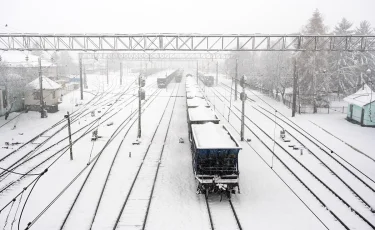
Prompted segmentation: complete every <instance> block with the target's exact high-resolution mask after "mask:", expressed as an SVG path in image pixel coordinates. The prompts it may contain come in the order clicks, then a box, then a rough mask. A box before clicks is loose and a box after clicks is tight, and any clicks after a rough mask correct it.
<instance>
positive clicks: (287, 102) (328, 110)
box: [249, 86, 348, 114]
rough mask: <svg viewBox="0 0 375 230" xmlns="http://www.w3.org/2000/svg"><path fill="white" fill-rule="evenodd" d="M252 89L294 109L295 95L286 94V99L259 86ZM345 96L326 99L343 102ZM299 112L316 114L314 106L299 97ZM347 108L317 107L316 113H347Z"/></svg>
mask: <svg viewBox="0 0 375 230" xmlns="http://www.w3.org/2000/svg"><path fill="white" fill-rule="evenodd" d="M249 88H250V89H253V90H256V91H258V92H261V93H263V94H264V95H266V96H269V97H271V98H273V99H275V100H276V101H279V102H282V103H283V104H284V105H286V106H287V107H288V108H290V109H291V108H292V105H293V99H292V98H293V95H292V94H284V99H283V98H282V95H281V94H280V93H279V94H277V95H275V94H274V93H272V92H271V91H270V90H267V89H265V88H261V87H257V86H251V87H249ZM343 97H344V95H340V96H337V95H326V96H325V99H327V100H328V101H340V100H342V99H343ZM296 104H297V112H298V113H300V114H301V113H304V114H307V113H314V107H313V106H312V105H306V104H305V103H303V102H302V101H301V100H300V98H299V97H297V102H296ZM347 109H348V108H347V106H330V105H327V106H325V107H317V111H316V113H325V114H330V113H347Z"/></svg>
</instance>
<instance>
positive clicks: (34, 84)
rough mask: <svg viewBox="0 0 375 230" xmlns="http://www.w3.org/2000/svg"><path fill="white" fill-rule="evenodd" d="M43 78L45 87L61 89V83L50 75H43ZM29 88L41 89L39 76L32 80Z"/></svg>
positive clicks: (28, 85)
mask: <svg viewBox="0 0 375 230" xmlns="http://www.w3.org/2000/svg"><path fill="white" fill-rule="evenodd" d="M42 79H43V89H60V88H61V85H60V84H58V83H56V82H54V81H52V80H51V79H49V78H48V77H44V76H43V77H42ZM26 87H27V88H29V89H38V90H39V78H36V79H35V80H34V81H32V82H30V83H29V84H27V86H26Z"/></svg>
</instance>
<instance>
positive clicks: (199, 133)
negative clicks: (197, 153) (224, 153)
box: [191, 122, 241, 149]
mask: <svg viewBox="0 0 375 230" xmlns="http://www.w3.org/2000/svg"><path fill="white" fill-rule="evenodd" d="M191 129H192V132H193V137H194V140H195V144H196V147H197V148H198V149H241V146H240V145H239V143H238V142H237V141H236V140H235V139H234V138H233V135H232V134H231V133H230V132H229V131H228V129H227V128H226V127H225V126H224V125H223V124H214V123H211V122H209V123H205V124H193V125H191Z"/></svg>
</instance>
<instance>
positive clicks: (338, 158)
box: [221, 83, 375, 192]
mask: <svg viewBox="0 0 375 230" xmlns="http://www.w3.org/2000/svg"><path fill="white" fill-rule="evenodd" d="M221 85H222V86H225V88H226V89H227V90H228V88H229V89H230V87H229V86H228V85H226V84H223V83H221ZM250 92H251V93H252V91H251V90H250ZM261 100H262V99H261ZM248 101H250V100H249V99H248ZM262 101H263V100H262ZM265 103H266V102H265ZM266 104H267V105H268V106H269V107H271V108H272V109H273V110H274V111H275V110H276V109H275V108H273V107H272V106H271V105H269V104H268V103H266ZM259 107H260V108H261V109H262V110H264V111H266V112H268V113H270V112H269V111H268V110H266V109H265V108H264V107H262V106H259ZM278 114H279V115H280V116H281V117H280V116H279V118H278V119H279V120H280V121H282V122H283V123H285V124H286V125H287V126H289V127H290V128H291V129H292V130H293V131H295V132H297V133H299V134H300V135H302V136H303V137H304V138H306V139H307V140H308V141H309V142H310V143H312V144H313V145H315V146H316V147H317V148H319V149H320V150H321V151H323V152H324V153H325V154H326V155H327V156H328V157H330V158H331V159H332V160H334V161H335V162H336V163H338V164H340V165H341V166H342V167H343V168H344V169H345V170H347V171H348V172H349V173H350V174H352V175H353V176H354V177H356V178H357V179H358V180H361V181H362V182H363V183H364V184H366V187H368V188H369V189H371V190H372V191H373V192H375V191H374V188H373V187H372V186H369V185H368V184H369V183H368V182H370V183H371V182H372V183H375V181H374V179H372V178H370V177H369V176H368V175H367V174H366V173H364V172H363V170H361V169H359V168H358V167H356V166H355V165H354V164H353V163H352V162H349V160H347V159H345V156H343V155H342V154H338V153H337V152H336V151H334V150H333V149H332V148H330V147H328V146H327V145H326V144H324V143H323V142H321V141H319V140H318V139H317V138H315V137H314V136H313V135H311V133H309V132H307V131H306V130H304V129H303V128H302V127H300V126H299V125H297V124H296V123H295V122H293V121H292V120H291V119H289V118H288V117H286V116H284V115H283V114H282V113H278ZM323 130H324V129H323ZM324 131H325V130H324ZM330 135H331V134H330ZM335 138H337V137H335ZM340 141H341V142H343V141H342V140H340ZM343 143H344V144H346V145H347V146H349V147H350V148H351V149H354V150H355V152H356V153H359V154H360V155H359V157H360V158H363V157H364V158H363V159H362V160H361V161H359V162H357V164H360V162H366V161H367V160H368V159H370V160H372V161H375V160H374V159H373V158H371V157H370V156H368V155H367V154H365V153H363V152H361V151H359V150H357V149H355V148H354V147H353V146H351V145H349V144H347V143H345V142H343ZM365 158H366V159H365ZM357 173H358V174H357ZM361 177H363V178H361ZM365 180H368V182H365Z"/></svg>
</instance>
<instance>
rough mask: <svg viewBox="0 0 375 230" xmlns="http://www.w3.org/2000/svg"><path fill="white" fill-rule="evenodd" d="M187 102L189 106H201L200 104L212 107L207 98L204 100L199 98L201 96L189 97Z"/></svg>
mask: <svg viewBox="0 0 375 230" xmlns="http://www.w3.org/2000/svg"><path fill="white" fill-rule="evenodd" d="M186 104H187V106H188V108H192V107H199V106H203V107H210V105H209V104H208V103H207V101H206V100H204V99H202V98H199V97H194V98H191V99H187V100H186Z"/></svg>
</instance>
